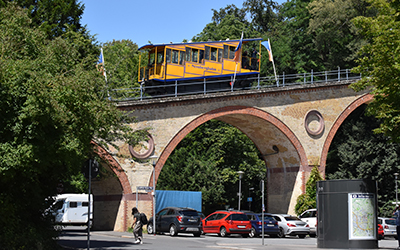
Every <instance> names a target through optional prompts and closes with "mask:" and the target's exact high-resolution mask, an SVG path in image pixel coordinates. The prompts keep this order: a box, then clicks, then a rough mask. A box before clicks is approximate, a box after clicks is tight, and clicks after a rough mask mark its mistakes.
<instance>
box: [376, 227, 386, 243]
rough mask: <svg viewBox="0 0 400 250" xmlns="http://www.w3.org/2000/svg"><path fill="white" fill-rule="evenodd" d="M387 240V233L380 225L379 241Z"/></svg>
mask: <svg viewBox="0 0 400 250" xmlns="http://www.w3.org/2000/svg"><path fill="white" fill-rule="evenodd" d="M384 238H385V231H383V226H382V225H381V224H378V240H382V239H384Z"/></svg>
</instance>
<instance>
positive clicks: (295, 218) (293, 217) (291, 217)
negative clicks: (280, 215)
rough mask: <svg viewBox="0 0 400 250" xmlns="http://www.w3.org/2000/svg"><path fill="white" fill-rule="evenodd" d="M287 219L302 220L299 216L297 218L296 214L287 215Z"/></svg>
mask: <svg viewBox="0 0 400 250" xmlns="http://www.w3.org/2000/svg"><path fill="white" fill-rule="evenodd" d="M285 219H286V220H300V219H299V218H297V217H296V216H287V217H285Z"/></svg>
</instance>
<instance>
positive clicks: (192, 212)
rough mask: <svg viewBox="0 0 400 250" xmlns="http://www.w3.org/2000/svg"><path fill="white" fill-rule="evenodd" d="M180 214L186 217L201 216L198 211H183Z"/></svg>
mask: <svg viewBox="0 0 400 250" xmlns="http://www.w3.org/2000/svg"><path fill="white" fill-rule="evenodd" d="M180 213H181V214H182V215H185V216H199V214H198V213H197V211H194V210H182V211H180Z"/></svg>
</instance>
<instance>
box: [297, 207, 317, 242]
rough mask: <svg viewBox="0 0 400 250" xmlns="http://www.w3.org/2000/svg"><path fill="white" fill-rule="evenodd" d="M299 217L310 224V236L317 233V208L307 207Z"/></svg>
mask: <svg viewBox="0 0 400 250" xmlns="http://www.w3.org/2000/svg"><path fill="white" fill-rule="evenodd" d="M299 218H300V220H302V221H304V222H306V223H307V224H308V225H309V226H310V237H315V236H316V235H317V209H316V208H312V209H308V210H306V211H304V212H303V213H302V214H301V215H300V216H299Z"/></svg>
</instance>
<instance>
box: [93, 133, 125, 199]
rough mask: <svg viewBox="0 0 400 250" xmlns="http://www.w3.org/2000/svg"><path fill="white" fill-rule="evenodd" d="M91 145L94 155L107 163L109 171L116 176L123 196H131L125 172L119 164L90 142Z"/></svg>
mask: <svg viewBox="0 0 400 250" xmlns="http://www.w3.org/2000/svg"><path fill="white" fill-rule="evenodd" d="M92 145H93V146H94V151H95V152H96V154H97V155H98V156H99V157H100V158H101V159H102V160H104V161H105V162H107V163H108V166H109V167H110V168H111V170H112V171H113V172H114V173H115V174H116V175H117V177H118V180H119V182H120V183H121V187H122V190H123V193H124V194H131V193H132V188H131V185H130V184H129V180H128V177H127V176H126V173H125V171H124V170H123V169H122V167H121V166H120V165H119V163H118V162H117V161H116V160H115V159H114V157H112V155H111V154H110V153H108V152H107V151H106V150H105V149H104V148H103V147H102V146H100V145H99V144H97V143H96V142H94V141H92Z"/></svg>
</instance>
